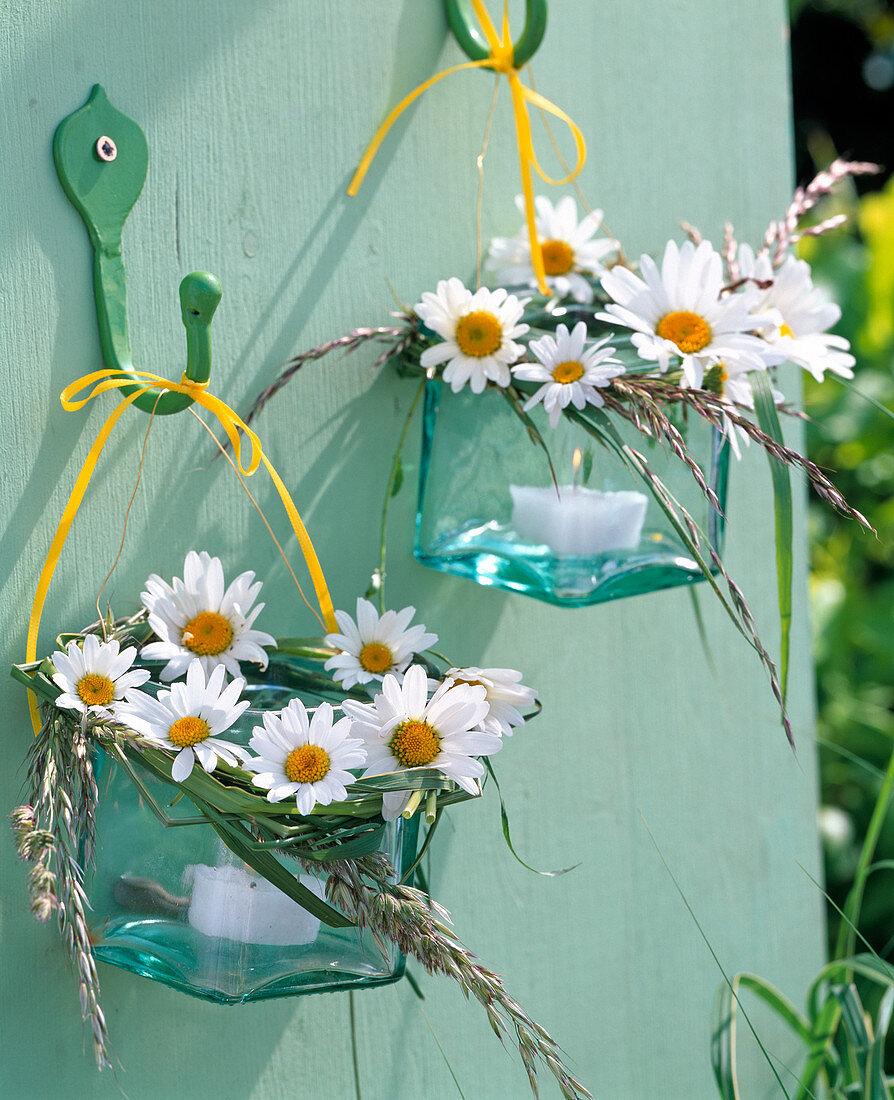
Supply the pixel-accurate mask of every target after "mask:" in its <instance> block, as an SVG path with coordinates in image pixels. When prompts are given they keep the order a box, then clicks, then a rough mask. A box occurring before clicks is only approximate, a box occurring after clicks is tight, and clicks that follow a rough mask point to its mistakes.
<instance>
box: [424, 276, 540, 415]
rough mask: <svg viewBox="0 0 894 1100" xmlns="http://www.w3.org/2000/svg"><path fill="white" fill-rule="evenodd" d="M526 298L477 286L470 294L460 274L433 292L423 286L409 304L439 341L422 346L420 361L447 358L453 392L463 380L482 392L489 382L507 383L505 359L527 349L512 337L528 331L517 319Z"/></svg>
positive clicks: (447, 374) (432, 362)
mask: <svg viewBox="0 0 894 1100" xmlns="http://www.w3.org/2000/svg"><path fill="white" fill-rule="evenodd" d="M528 300H529V299H527V298H525V299H524V300H522V301H519V299H518V298H516V297H515V295H514V294H509V293H507V292H506V291H505V290H503V289H502V288H501V289H499V290H488V289H487V288H486V287H481V289H480V290H476V291H475V293H474V294H473V293H472V291H471V290H468V289H467V288H466V287H465V286H463V284H462V282H460V280H459V279H455V278H454V279H446V280H445V279H442V280H441V282H439V283H438V289H437V291H436V292H435V293H434V294H432V293H431V291H426V292H425V293H424V294H423V295H422V301H421V302H419V303H417V304H416V305H415V306H414V307H413V308H414V309H415V311H416V313H417V315H418V316H419V319H420V320H421V321H422V322H423V323H424V324H426V325H427V326H428V327H429V328H430V329H432V331H433V332H436V333H437V334H438V336H440V337H441V339H442V340H443V343H441V344H435V345H433V346H432V347H430V348H426V349H425V351H424V352H423V353H422V356H421V358H420V362H421V364H422V366H423V367H434V366H437V365H438V364H440V363H445V362H446V363H447V366H446V367H445V368H444V381H445V382H449V383H450V387H451V389H452V390H453V392H454V393H459V391H460V390H461V389H462V388H463V386H464V385H465V384H466V383H467V382H468V383H469V385H470V386H471V387H472V392H473V393H481V392H482V390H483V389H484V387H485V386H486V385H487V383H488V382H489V381H490V382H495V383H496V384H497V385H498V386H508V385H509V381H510V378H511V375H510V373H509V364H510V363H514V362H515V361H516V360H517V359H518V358H519V356H521V354H522V353H523V352H524V350H525V349H524V348H523V347H522V345H521V344H517V343H515V341H516V339H517V338H518V337H519V336H524V334H525V333H526V332H527V331H528V326H527V325H523V324H519V321H520V320H521V315H522V313H523V312H524V308H525V306H526V305H527V304H528Z"/></svg>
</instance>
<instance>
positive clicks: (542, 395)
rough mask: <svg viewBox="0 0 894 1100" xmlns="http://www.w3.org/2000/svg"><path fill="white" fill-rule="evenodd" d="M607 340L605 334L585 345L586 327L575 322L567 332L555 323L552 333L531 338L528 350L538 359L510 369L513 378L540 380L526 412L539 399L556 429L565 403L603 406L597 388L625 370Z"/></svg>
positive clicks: (527, 403)
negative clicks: (554, 330)
mask: <svg viewBox="0 0 894 1100" xmlns="http://www.w3.org/2000/svg"><path fill="white" fill-rule="evenodd" d="M610 339H611V336H606V337H605V338H604V339H602V340H599V341H597V342H596V343H593V344H591V345H590V346H589V347H587V346H586V344H587V326H586V324H585V322H583V321H578V323H577V324H576V325H575V326H574V329H573V330H572V331H571V333H570V334H569V332H568V328H567V326H566V325H557V326H556V335H555V336H542V337H541V338H540V339H539V340H532V341H531V344H530V348H531V351H532V352H533V353H534V355H536V356H537V358H538V359H539V360H540V362H539V363H518V364H517V365H516V366H514V367H513V368H512V373H513V375H514V376H515V377H516V378H523V379H525V380H526V381H528V382H542V383H543V385H542V386H541V387H540V389H539V390H537V392H536V393H535V394H534V395H533V396H532V397H530V398H529V399H528V401H527V402H526V403H525V411H526V412H527V411H528V410H529V409H532V408H533V407H534V406H535V405H536V404H537V403H538V402H540V401H542V402H543V407H544V408H545V409H546V411H547V412H548V413H549V422H550V426H551V427H553V428H555V427H557V426H558V423H559V417H560V416H561V415H562V410H563V409H565V408H567V407H568V405H574V407H575V408H576V409H582V408H583V407H584V406H585V405H587V404H590V405H596V406H597V407H600V406H602V405H604V404H605V401H604V400H603V398H602V394H600V393H599V389H598V387H600V386H607V385H608V384H609V382H610V381H611V379H612V378H617V376H618V375H619V374H623V373H624V365H623V363H620V362H618V360H617V359H613V358H612V356H613V355H614V353H615V349H614V348H610V347H606V346H605V345H606V344H607V343H608V341H609V340H610Z"/></svg>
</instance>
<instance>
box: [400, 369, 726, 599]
mask: <svg viewBox="0 0 894 1100" xmlns="http://www.w3.org/2000/svg"><path fill="white" fill-rule="evenodd" d="M529 415H530V417H531V419H532V420H533V422H534V423H535V425H536V427H537V429H538V431H539V432H540V435H541V437H542V439H543V440H544V442H545V443H546V446H547V448H548V450H549V456H550V460H549V461H548V460H547V456H546V454H545V453H544V451H543V448H542V447H540V446H539V445H538V444H536V443H535V442H533V441H532V440H531V438H530V437H529V435H528V432H527V430H526V427H525V425H524V423H523V422H522V420H521V419H520V418H519V416H518V415H517V413H516V412H515V411H514V410H513V408H512V407H511V406H510V404H509V402H508V401H507V400H506V398H505V396H504V395H503V394H502V393H500V392H499V391H498V390H496V389H487V390H485V391H484V393H481V394H474V393H472V392H471V391H470V390H469V389H467V388H466V389H463V390H461V391H460V392H459V393H453V392H452V391H451V390H450V389H449V387H448V386H446V385H442V383H441V382H439V381H437V380H431V381H429V382H428V383H427V385H426V393H425V412H424V418H423V428H422V457H421V467H420V480H419V498H418V508H417V514H416V541H415V551H414V552H415V556H416V559H417V560H418V561H419V562H421V563H422V564H423V565H427V566H429V567H430V568H432V569H439V570H441V571H443V572H445V573H453V574H455V575H457V576H460V577H467V578H469V579H470V580H474V581H477V582H478V583H479V584H483V585H490V586H493V587H497V588H505V589H508V590H509V591H512V592H523V593H525V594H526V595H528V596H533V597H535V598H536V599H540V600H545V601H546V602H548V603H552V604H557V605H559V606H564V607H582V606H586V605H588V604H594V603H601V602H603V601H605V600H614V599H619V598H620V597H623V596H635V595H638V594H640V593H643V592H652V591H655V590H657V589H661V588H671V587H674V586H675V585H680V584H692V583H694V582H696V581H699V580H702V579H703V573H702V571H701V568H700V567H699V565H698V563H697V562H696V561H694V560H693V556H692V554H691V552H690V551H689V550H688V549H687V547H686V546H685V544H684V543H683V541H682V540H681V539H680V537H679V535H678V534H677V532H676V530H675V529H674V527H673V525H672V524H671V523H670V521H669V520H668V519H667V517H666V515H665V514H664V512H663V511H662V509H661V508H660V506H659V505H658V503H657V501H656V500H655V498H654V497H653V496H652V494H651V493H650V492H649V490H648V489H647V488H646V487H645V486H644V484H643V482H642V481H641V480H640V479H639V478H638V477H637V476H636V475H635V474H633V473H632V472H631V471H630V470H628V469H627V467H626V466H625V465H624V463H623V462H622V461H621V460H620V459H619V458H618V457H617V456H616V455H614V454H613V453H612V452H611V451H609V450H608V449H607V448H606V447H604V446H602V445H600V443H599V442H598V441H597V440H595V439H593V437H592V436H591V435H589V433H587V432H586V430H585V429H584V428H582V427H580V426H579V425H576V424H574V423H572V422H571V421H570V420H568V419H567V418H565V417H564V416H563V417H561V418H560V420H559V425H558V427H557V428H555V429H553V428H551V427H550V425H549V421H548V417H547V415H546V413H545V412H544V410H543V408H542V405H537V406H535V407H534V409H532V411H531V412H530V414H529ZM613 424H614V425H615V427H616V429H617V431H618V433H619V434H620V436H621V437H622V438H623V440H624V442H626V443H628V444H629V445H630V446H631V447H633V448H634V449H635V450H636V451H638V452H639V453H641V454H642V455H643V456H644V457H645V459H646V461H647V463H648V465H649V468H650V469H651V470H652V471H653V472H654V473H655V474H656V475H657V477H658V478H660V480H661V481H662V482H663V483H664V484H665V485H666V486H667V488H668V489H669V490H670V492H671V493H672V494H673V496H674V497H675V498H676V500H677V501H679V503H680V504H681V505H682V506H683V507H684V508H685V509H686V510H687V511H688V512H689V514H690V515H691V516H692V518H693V519H694V520H695V522H696V523H697V524H698V526H699V528H700V529H701V531H702V532H704V534H705V536H706V540H707V542H708V543H709V544H710V546H711V547H712V548H713V549H714V551H715V552H716V553H718V554H719V552H720V548H721V542H722V536H723V518H722V516H721V515H720V514H718V513H717V512H716V511H715V510H714V509H713V508H711V507H710V506H709V504H708V503H707V500H706V499H705V496H704V494H703V492H702V490H701V489H700V488H699V487H698V485H697V484H696V483H695V481H694V479H693V476H692V473H691V472H690V471H689V470H688V469H687V468H686V467H685V466H684V464H683V463H682V462H680V461H679V459H677V458H676V457H675V456H674V455H673V454H672V453H670V452H669V451H668V450H666V449H665V447H663V446H662V445H661V444H655V443H653V442H651V441H650V440H648V439H646V437H644V436H643V435H642V434H641V433H640V432H638V431H636V429H635V428H633V426H632V425H630V424H628V423H627V422H626V421H624V420H623V419H622V418H620V417H617V416H615V417H613ZM677 426H678V427H679V429H680V431H681V432H682V433H683V436H684V438H685V441H686V445H687V447H688V448H689V450H690V452H691V453H692V454H693V456H694V458H695V459H696V461H697V462H698V464H699V466H700V467H701V469H702V471H703V473H704V476H705V480H706V482H707V484H708V485H709V486H710V487H711V488H712V489H713V490H714V492H715V493H716V495H717V498H718V500H719V502H720V506H721V508H725V498H726V483H727V472H728V458H729V456H728V444H727V443H726V441H725V440H724V439H723V437H722V436H721V435H720V433H718V432H716V431H714V430H713V429H712V428H711V427H710V426H709V425H708V424H707V423H706V422H705V421H704V420H703V419H702V418H701V417H699V416H697V415H690V416H689V417H688V419H687V421H686V422H684V423H680V422H678V423H677ZM550 461H551V463H552V470H553V471H554V472H555V478H556V482H557V483H558V487H557V486H556V484H555V483H554V482H553V476H552V472H551V470H550ZM703 554H704V556H705V557H706V558H707V557H708V556H709V555H708V553H707V548H706V547H703Z"/></svg>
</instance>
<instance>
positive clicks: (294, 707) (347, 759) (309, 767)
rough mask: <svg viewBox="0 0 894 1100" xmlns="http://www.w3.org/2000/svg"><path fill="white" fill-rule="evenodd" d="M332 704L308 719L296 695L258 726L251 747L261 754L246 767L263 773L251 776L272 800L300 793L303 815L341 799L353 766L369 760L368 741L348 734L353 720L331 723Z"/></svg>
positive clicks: (248, 762) (300, 812) (279, 799)
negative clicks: (367, 756)
mask: <svg viewBox="0 0 894 1100" xmlns="http://www.w3.org/2000/svg"><path fill="white" fill-rule="evenodd" d="M332 717H333V715H332V707H331V706H330V704H329V703H320V705H319V706H318V707H317V708H316V710H315V711H314V713H313V716H312V717H311V718H310V719H308V714H307V708H306V707H305V706H304V703H302V702H301V700H300V699H293V700H292V701H291V702H290V703H289V705H288V706H287V707H285V709H283V710H281V711H280V712H279V713H278V714H274V713H271V712H267V713H265V714H264V725H263V726H255V728H254V729H253V730H252V739H251V741H250V742H249V748H252V749H254V751H255V752H257V753H260V756H259V757H257V758H256V759H246V760H245V762H244V767H246V768H248V769H249V770H250V771H253V772H257V773H258V774H257V775H256V776H255V778H254V779H253V780H252V782H253V783H254V784H255V786H257V787H263V788H265V789H266V791H267V801H268V802H282V801H283V799H286V798H291V797H292V796H293V795H294V796H295V802H296V804H297V807H298V813H299V814H309V813H310V812H311V810H312V809H313V808H314V806H316V805H319V806H328V805H329V803H330V802H340V801H341V800H342V799H343V798H344V797H345V796H346V794H347V791H346V788H347V786H348V785H349V784H350V783H352V782H353V781H354V777H353V775H351V772H350V770H349V769H351V768H358V767H360V765H361V764H363V762H364V761H365V760H366V750H365V749H364V747H363V742H362V741H358V740H356V739H355V738H352V737H350V736H349V733H350V731H351V720H350V718H341V719H339V720H338V721H337V722H333V721H332Z"/></svg>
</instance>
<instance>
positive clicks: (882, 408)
mask: <svg viewBox="0 0 894 1100" xmlns="http://www.w3.org/2000/svg"><path fill="white" fill-rule="evenodd" d="M827 377H829V378H834V379H835V381H836V382H838V384H839V385H841V386H845V387H846V388H847V389H849V390H850V391H851V392H852V393H855V394H856V395H857V397H862V398H863V400H864V401H868V402H869V404H870V405H872V406H873V407H874V408H876V409H877V410H878V411H879V412H880V413H884V414H885V416H887V417H890V419H891V420H894V412H892V411H891V409H889V408H888V406H887V405H883V404H882V403H881V401H876V399H875V398H874V397H871V396H870V395H869V394H868V393H865V392H864V391H863V390H861V389H858V388H857V387H856V386H855V385H854V384H853V381H852V380H851V379H850V378H842V377H841V375H838V374H832V373H830V374H829V375H827Z"/></svg>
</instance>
